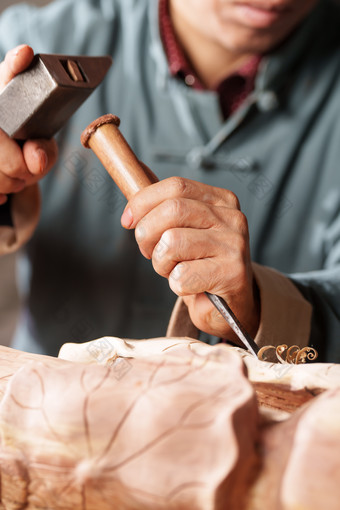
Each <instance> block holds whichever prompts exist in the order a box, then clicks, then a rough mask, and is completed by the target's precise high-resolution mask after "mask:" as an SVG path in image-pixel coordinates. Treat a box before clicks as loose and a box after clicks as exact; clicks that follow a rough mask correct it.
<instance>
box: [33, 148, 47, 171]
mask: <svg viewBox="0 0 340 510" xmlns="http://www.w3.org/2000/svg"><path fill="white" fill-rule="evenodd" d="M36 156H37V158H38V161H39V173H41V174H42V173H44V171H45V170H46V168H47V164H48V158H47V154H46V152H45V151H44V150H42V149H37V150H36Z"/></svg>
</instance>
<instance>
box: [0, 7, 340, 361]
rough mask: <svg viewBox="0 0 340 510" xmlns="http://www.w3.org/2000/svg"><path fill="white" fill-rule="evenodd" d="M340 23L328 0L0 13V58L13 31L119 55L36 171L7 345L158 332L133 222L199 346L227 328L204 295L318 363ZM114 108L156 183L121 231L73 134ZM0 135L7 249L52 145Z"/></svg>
mask: <svg viewBox="0 0 340 510" xmlns="http://www.w3.org/2000/svg"><path fill="white" fill-rule="evenodd" d="M338 22H339V8H338V7H336V6H335V5H333V4H332V3H331V2H328V1H327V0H322V1H320V2H316V0H300V1H299V2H296V0H295V1H293V0H286V1H277V0H275V1H274V0H268V1H267V2H258V1H255V2H253V1H252V0H249V1H247V2H234V1H228V0H219V1H216V0H207V1H199V0H190V1H187V2H182V1H181V0H170V1H169V2H167V1H166V0H161V1H160V2H159V4H158V2H157V1H156V0H150V1H148V0H138V1H133V0H131V1H126V0H120V1H119V0H117V1H112V0H111V1H105V0H102V1H98V2H90V1H86V0H78V1H76V2H73V3H72V4H71V5H70V3H69V2H67V1H65V0H64V1H63V0H61V1H57V2H53V3H52V4H51V5H50V6H48V7H46V8H44V9H41V10H39V9H38V10H37V9H33V8H29V7H27V6H26V7H18V8H17V9H15V8H14V9H12V10H9V11H8V12H7V13H5V14H4V15H3V17H2V18H0V34H1V36H0V43H1V48H2V50H3V53H4V54H5V52H6V50H8V49H9V48H11V47H14V46H15V45H16V44H18V43H19V42H22V41H25V42H28V43H30V44H31V46H32V47H34V49H35V51H36V52H43V51H44V52H55V53H73V54H75V53H87V54H95V53H97V54H104V53H110V54H112V56H113V58H114V65H113V68H112V71H111V73H110V74H109V76H108V77H107V79H106V80H105V82H104V84H103V86H102V87H101V89H100V90H99V91H98V93H96V94H95V95H94V96H93V97H92V98H91V99H90V100H89V101H88V102H87V103H86V105H85V106H84V107H83V108H82V109H81V110H80V111H79V112H78V113H77V114H76V115H75V116H74V117H73V119H72V121H71V122H70V123H69V125H68V126H67V127H66V128H65V129H64V130H63V131H62V132H61V133H60V136H59V137H58V138H59V139H58V142H59V148H60V155H59V160H58V161H59V163H58V165H57V166H55V167H54V170H53V171H52V172H51V173H49V175H48V176H47V177H46V178H45V179H43V180H42V181H41V189H42V211H41V216H40V221H39V225H38V227H37V228H36V230H35V233H34V236H33V238H32V240H31V241H30V243H29V244H28V247H27V253H28V260H29V268H30V269H29V270H28V271H27V270H26V273H25V274H24V275H23V276H24V281H25V284H26V289H27V288H29V291H28V301H27V305H28V306H27V311H26V314H25V315H24V316H23V319H22V321H21V325H20V327H19V330H18V332H17V335H16V338H15V341H14V346H15V347H19V348H23V349H31V350H36V351H39V352H43V351H44V350H47V351H48V352H52V353H53V352H56V350H57V347H58V342H60V343H62V342H64V341H69V340H80V341H81V340H87V339H90V338H94V337H96V336H102V335H109V334H112V335H117V336H123V337H130V338H131V337H134V338H138V337H150V336H158V335H161V334H164V331H165V330H163V331H162V328H163V327H164V326H165V323H166V321H167V318H168V316H169V314H170V308H171V306H172V304H173V299H172V297H171V295H170V293H169V290H168V288H167V287H166V285H165V284H164V283H166V280H164V281H162V279H160V278H159V277H158V278H157V275H153V274H152V271H153V269H152V267H151V264H150V263H149V264H148V263H147V262H146V261H143V260H142V257H140V254H138V252H137V250H136V248H135V241H134V239H133V238H131V236H130V235H129V234H130V233H131V232H129V230H131V229H136V239H137V242H138V244H139V247H140V249H141V252H142V254H143V255H144V256H145V257H146V258H151V259H152V262H153V267H154V269H155V270H156V271H157V272H158V273H159V274H160V275H162V276H165V277H166V278H167V279H168V280H169V284H170V287H171V288H172V290H174V292H175V293H176V294H177V295H180V296H184V298H183V299H184V301H185V303H186V305H187V307H188V311H189V314H190V318H191V320H192V322H193V323H194V325H195V326H196V327H197V328H198V329H199V330H201V331H203V332H206V333H207V334H209V335H210V336H209V338H208V339H207V340H208V341H216V340H213V339H212V338H211V336H214V337H217V338H224V339H228V340H231V341H236V338H235V336H234V335H233V333H232V332H231V331H230V329H229V328H228V325H227V324H226V323H224V322H223V320H221V318H220V317H219V315H218V314H217V313H216V312H215V310H214V309H213V307H212V306H211V304H210V303H209V301H208V300H207V298H206V297H205V296H204V294H203V292H204V291H210V292H213V293H216V294H218V295H221V296H222V297H223V298H224V299H226V301H227V302H228V303H229V304H230V306H231V308H232V309H233V310H234V312H235V313H236V315H237V316H238V318H239V320H240V321H241V322H242V324H243V325H244V326H245V327H246V328H247V329H248V331H249V332H250V333H251V334H252V335H253V336H255V339H256V341H257V342H258V343H259V345H265V344H279V343H283V342H284V343H287V344H294V343H298V344H299V345H301V346H304V345H307V344H308V343H310V344H312V345H314V346H315V347H316V348H317V349H318V350H319V353H320V356H321V359H322V360H328V361H330V360H333V361H334V360H338V359H340V343H339V341H338V340H339V336H340V335H339V333H340V325H339V316H340V310H339V302H340V301H339V297H340V296H339V293H340V291H339V288H340V286H339V283H340V271H339V268H340V250H339V246H340V226H339V212H340V196H339V191H338V190H339V184H340V173H339V170H338V168H337V162H338V160H339V148H338V146H339V143H338V141H337V134H338V132H339V129H340V127H339V122H338V108H339V106H338V105H339V104H340V103H339V99H340V98H339V97H338V95H339V94H340V88H339V64H338V58H337V52H338V49H339V43H340V41H339V35H338ZM324 27H327V30H326V31H325V28H324ZM31 58H32V52H31V50H30V48H28V47H27V46H22V47H19V48H17V49H15V50H13V52H12V53H10V54H9V55H8V56H7V57H6V60H5V62H4V64H3V65H2V69H1V76H2V78H1V79H2V84H3V85H5V83H7V82H8V81H9V80H10V79H11V77H12V76H13V75H15V74H16V73H17V72H19V71H20V70H22V69H24V68H25V67H26V66H27V64H28V63H29V61H30V60H31ZM110 111H111V112H113V113H115V114H117V115H118V116H120V117H121V119H122V130H123V132H124V134H125V136H126V138H127V139H128V140H129V142H130V143H131V145H132V147H133V148H134V150H135V151H136V153H137V155H138V157H139V158H140V159H141V160H143V161H144V162H145V163H146V164H148V165H149V166H150V167H151V168H152V169H153V170H154V172H155V173H156V174H157V175H158V177H159V178H160V179H161V182H160V183H157V184H155V185H153V186H151V187H150V188H148V189H146V190H143V191H142V192H140V193H139V194H138V195H136V197H134V198H133V199H132V200H131V201H130V202H129V204H128V206H127V207H126V208H125V210H124V213H123V216H122V220H121V221H122V225H123V226H124V227H125V229H127V231H125V232H124V231H123V229H121V228H120V225H119V224H118V221H119V217H120V215H121V211H122V209H123V201H122V199H121V197H120V195H119V194H118V193H117V192H116V190H115V187H114V185H113V184H112V183H111V182H110V179H109V178H108V176H106V175H105V174H103V172H102V170H101V169H100V168H99V165H98V162H97V161H96V160H95V158H94V156H93V155H91V154H90V153H85V152H83V151H82V150H81V149H80V148H79V142H78V139H79V133H80V132H81V131H82V129H83V128H84V127H85V126H86V125H87V124H88V123H89V122H90V121H91V120H93V118H95V117H97V116H99V115H100V114H102V113H107V112H110ZM1 137H2V139H1V140H0V142H1V144H2V150H1V154H2V156H1V158H2V164H1V165H0V169H1V173H2V176H1V179H0V186H1V191H2V201H3V202H5V201H6V197H5V195H7V194H8V193H13V195H12V198H11V201H12V204H11V208H12V222H13V223H14V225H19V226H20V227H21V228H19V229H17V232H18V235H20V236H21V238H20V239H14V238H13V237H9V239H10V240H9V244H11V245H12V247H14V246H15V244H19V243H20V242H22V241H23V240H24V237H25V236H24V234H22V232H25V228H26V237H27V236H28V231H29V229H31V230H32V227H34V217H35V218H37V206H36V204H37V200H38V199H37V197H36V187H35V186H31V184H33V183H34V182H36V181H37V180H39V179H40V178H41V177H43V176H44V175H45V174H47V173H48V172H49V170H50V169H51V168H52V166H53V164H54V161H55V159H56V148H55V145H54V142H51V141H50V142H47V141H39V142H34V141H29V142H27V143H26V144H25V145H24V147H23V150H22V152H21V150H19V147H18V146H16V145H15V143H14V142H13V141H11V140H8V138H7V137H6V136H5V135H4V134H2V135H1ZM171 175H175V176H178V177H177V178H170V179H167V178H168V177H169V176H171ZM187 179H190V180H187ZM22 188H24V189H23V190H22ZM20 190H22V191H20ZM116 202H118V204H117V203H116ZM240 204H241V209H242V212H241V211H240ZM20 207H21V209H20ZM7 208H8V206H7ZM23 209H24V210H25V211H29V216H31V218H28V214H27V215H26V216H25V215H24V216H25V217H24V218H23V217H22V216H23V215H22V214H21V215H20V211H22V210H23ZM17 211H19V212H17ZM32 217H33V219H32ZM7 220H8V218H7ZM8 223H9V220H8ZM5 228H7V230H6V232H7V234H8V235H9V236H13V228H11V227H10V226H7V227H5ZM3 238H5V236H4V235H3ZM254 262H257V264H255V263H254ZM266 266H269V267H271V268H275V269H277V270H278V271H280V272H276V271H273V270H271V269H270V268H268V267H266ZM26 269H27V266H26ZM178 306H181V304H179V305H178ZM174 331H175V330H174V329H172V333H173V332H174ZM177 332H178V330H177ZM180 333H181V334H183V329H181V331H180Z"/></svg>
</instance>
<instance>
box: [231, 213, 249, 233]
mask: <svg viewBox="0 0 340 510" xmlns="http://www.w3.org/2000/svg"><path fill="white" fill-rule="evenodd" d="M232 221H233V227H234V230H235V231H236V232H239V233H240V234H241V235H243V236H245V237H247V236H248V220H247V217H246V215H245V214H244V213H243V212H241V211H239V210H235V211H234V213H233V215H232Z"/></svg>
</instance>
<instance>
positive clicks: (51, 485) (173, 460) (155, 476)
mask: <svg viewBox="0 0 340 510" xmlns="http://www.w3.org/2000/svg"><path fill="white" fill-rule="evenodd" d="M182 358H183V359H182V360H181V362H180V363H179V362H177V361H174V360H173V359H171V357H170V358H167V356H164V357H162V358H159V359H158V360H146V359H145V360H137V359H135V360H129V363H131V366H130V367H129V370H127V371H125V372H124V376H123V377H118V376H117V374H118V372H117V370H115V365H112V366H111V367H105V366H95V365H83V364H66V365H61V366H60V367H56V366H50V365H49V363H48V361H46V362H44V363H30V364H28V365H26V366H25V367H24V368H22V369H21V370H19V371H18V372H17V373H16V374H15V375H14V376H13V378H12V379H11V381H10V383H9V385H8V387H7V390H6V393H5V396H4V398H3V401H2V403H1V406H0V431H1V438H2V439H1V447H0V461H1V460H3V459H5V458H6V459H7V460H6V463H3V462H1V466H2V477H3V476H5V475H6V473H7V474H8V473H9V472H10V470H11V469H12V468H13V466H14V465H15V463H17V462H18V458H19V459H20V463H21V465H22V467H23V469H22V473H23V475H22V479H21V480H20V477H19V480H18V483H19V481H20V482H21V483H24V484H26V485H27V487H28V494H29V506H28V507H27V508H32V509H33V508H53V509H63V510H65V509H66V510H67V509H68V508H70V509H71V508H72V510H77V509H79V510H80V509H81V510H84V509H86V510H90V509H93V510H105V509H106V508H107V509H112V508H115V509H117V510H119V509H134V508H136V509H137V508H138V509H143V508H145V509H148V510H151V509H164V510H165V509H167V510H171V509H188V510H189V509H190V510H195V509H197V510H199V509H201V510H210V509H211V510H212V509H219V508H221V509H222V508H226V505H227V507H228V508H230V509H236V508H240V506H239V505H240V504H241V499H242V486H243V485H244V486H246V480H247V478H248V476H249V473H250V470H251V467H252V464H253V462H254V459H255V442H256V434H257V432H256V431H257V426H258V420H257V404H256V399H255V394H254V390H253V388H252V386H251V384H250V383H249V381H248V380H247V377H246V374H245V369H244V365H243V363H242V361H241V359H240V358H239V357H238V356H236V355H234V354H232V353H228V354H226V355H225V356H224V357H223V363H220V364H218V363H217V362H216V360H214V361H210V359H209V356H205V357H200V356H197V355H196V354H195V353H192V352H190V351H187V352H186V353H185V354H183V356H182ZM117 361H118V360H117ZM119 374H121V372H119ZM236 476H237V480H238V484H237V488H235V487H234V486H235V484H234V483H233V481H234V479H235V477H236ZM240 488H241V490H240ZM243 492H244V491H243ZM8 501H10V496H9V497H7V502H8ZM12 503H13V502H12Z"/></svg>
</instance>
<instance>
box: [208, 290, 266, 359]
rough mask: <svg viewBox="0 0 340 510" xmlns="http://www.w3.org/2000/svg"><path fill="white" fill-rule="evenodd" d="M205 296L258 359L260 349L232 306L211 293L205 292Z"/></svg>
mask: <svg viewBox="0 0 340 510" xmlns="http://www.w3.org/2000/svg"><path fill="white" fill-rule="evenodd" d="M205 294H206V295H207V296H208V298H209V299H210V301H211V302H212V303H213V305H214V306H215V307H216V308H217V310H218V311H219V312H220V314H221V315H222V317H223V318H224V319H225V320H226V321H227V323H228V324H229V326H230V327H231V329H232V330H233V331H234V333H236V335H237V336H238V338H239V339H240V340H241V342H242V343H243V345H244V346H245V347H246V348H247V349H248V351H250V352H251V353H252V354H253V355H254V356H255V357H256V358H257V353H258V352H259V347H258V346H257V345H256V343H255V342H254V340H253V339H252V338H251V336H250V335H249V334H248V333H247V331H245V329H244V328H243V326H242V325H241V323H240V321H239V320H238V318H237V317H236V315H235V314H234V312H233V311H232V310H231V308H230V306H229V305H228V304H227V303H226V302H225V301H224V299H222V298H221V297H220V296H216V294H210V292H205Z"/></svg>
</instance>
